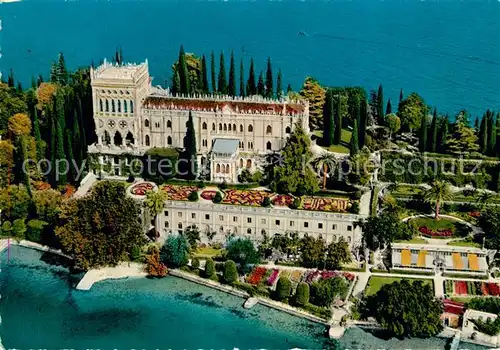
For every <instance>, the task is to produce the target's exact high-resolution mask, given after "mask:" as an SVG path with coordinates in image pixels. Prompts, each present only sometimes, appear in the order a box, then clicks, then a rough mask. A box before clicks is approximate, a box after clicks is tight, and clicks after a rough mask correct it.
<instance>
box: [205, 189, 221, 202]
mask: <svg viewBox="0 0 500 350" xmlns="http://www.w3.org/2000/svg"><path fill="white" fill-rule="evenodd" d="M216 194H217V191H212V190H208V191H203V192H201V198H203V199H206V200H207V201H212V200H213V199H214V197H215V195H216Z"/></svg>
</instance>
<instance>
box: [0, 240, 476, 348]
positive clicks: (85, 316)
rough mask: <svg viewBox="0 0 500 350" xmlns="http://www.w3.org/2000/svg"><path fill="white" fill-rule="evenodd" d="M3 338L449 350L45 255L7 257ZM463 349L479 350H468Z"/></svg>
mask: <svg viewBox="0 0 500 350" xmlns="http://www.w3.org/2000/svg"><path fill="white" fill-rule="evenodd" d="M0 259H1V268H2V272H1V273H0V293H1V295H2V299H1V302H0V313H1V316H2V324H1V326H0V335H1V337H2V341H3V345H4V346H5V347H6V348H18V349H26V348H77V349H78V348H101V349H109V348H134V347H139V348H145V349H151V348H159V347H161V348H173V349H180V348H188V349H197V348H214V349H220V348H226V349H232V348H234V347H237V348H240V349H250V348H253V349H256V348H267V349H287V348H294V347H300V348H308V349H319V348H337V349H355V348H363V349H376V348H379V349H381V348H391V349H404V348H413V349H444V346H445V340H443V339H437V338H433V339H426V340H421V339H410V340H406V341H400V340H397V339H391V340H383V339H379V338H376V337H374V336H373V335H371V334H369V333H366V332H364V331H362V330H360V329H351V330H349V331H348V332H347V333H346V335H345V336H344V338H343V339H342V340H341V341H340V342H339V343H334V342H332V341H329V340H327V339H325V337H324V336H323V332H324V327H323V326H319V325H317V324H314V323H310V322H306V321H304V320H302V319H300V318H296V317H292V316H289V315H287V314H284V313H281V312H278V311H275V310H272V309H269V308H266V307H264V306H259V305H257V306H256V307H254V308H253V309H251V310H245V309H243V308H242V306H241V305H242V303H243V300H242V299H240V298H237V297H233V296H230V295H227V294H225V293H220V292H217V291H214V290H212V289H209V288H206V287H203V286H199V285H197V284H193V283H190V282H187V281H184V280H181V279H177V278H174V277H167V278H165V279H161V280H149V279H145V278H141V279H124V280H115V281H107V282H101V283H97V284H96V285H94V287H93V288H92V290H91V291H88V292H83V291H76V290H75V289H74V288H73V286H74V284H75V283H76V282H77V281H78V277H71V276H70V275H69V274H68V273H67V271H66V269H65V268H63V267H61V266H56V265H54V262H49V263H47V261H48V256H47V255H46V254H42V253H40V252H38V251H34V250H30V249H26V248H21V247H17V246H15V247H12V249H11V259H10V262H7V254H6V252H5V251H4V252H3V253H2V254H1V255H0ZM464 348H469V349H479V348H478V347H470V346H465V347H464Z"/></svg>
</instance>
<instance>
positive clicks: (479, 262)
mask: <svg viewBox="0 0 500 350" xmlns="http://www.w3.org/2000/svg"><path fill="white" fill-rule="evenodd" d="M487 255H488V251H487V250H485V249H479V248H473V247H459V246H445V245H430V244H407V243H393V244H392V267H393V268H398V269H408V270H414V269H420V270H429V271H430V270H442V271H446V272H457V273H468V274H486V273H487V272H488V263H487V261H486V256H487Z"/></svg>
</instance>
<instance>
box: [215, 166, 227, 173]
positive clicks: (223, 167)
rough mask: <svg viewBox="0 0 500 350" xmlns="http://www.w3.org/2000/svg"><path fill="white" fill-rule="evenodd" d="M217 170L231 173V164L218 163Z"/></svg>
mask: <svg viewBox="0 0 500 350" xmlns="http://www.w3.org/2000/svg"><path fill="white" fill-rule="evenodd" d="M215 172H216V173H222V174H229V173H230V169H229V165H228V164H226V165H224V164H217V165H216V166H215Z"/></svg>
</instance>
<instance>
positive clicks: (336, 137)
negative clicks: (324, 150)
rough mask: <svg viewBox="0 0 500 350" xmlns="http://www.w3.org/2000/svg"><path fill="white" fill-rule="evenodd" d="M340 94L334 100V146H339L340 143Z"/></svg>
mask: <svg viewBox="0 0 500 350" xmlns="http://www.w3.org/2000/svg"><path fill="white" fill-rule="evenodd" d="M341 102H342V101H341V97H340V94H338V95H337V98H336V99H335V135H334V138H333V143H334V144H335V145H340V141H342V115H341V114H340V113H341V109H340V104H341Z"/></svg>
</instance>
